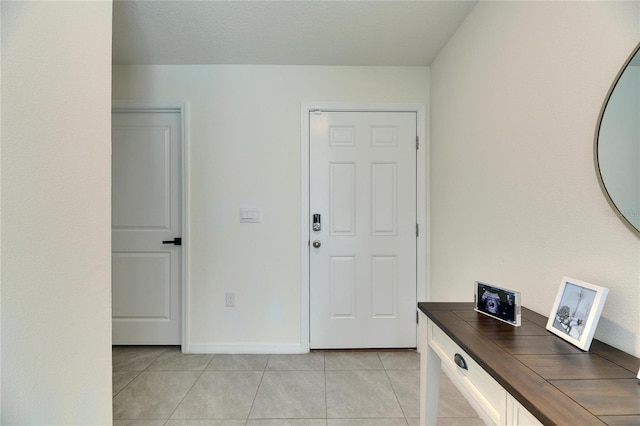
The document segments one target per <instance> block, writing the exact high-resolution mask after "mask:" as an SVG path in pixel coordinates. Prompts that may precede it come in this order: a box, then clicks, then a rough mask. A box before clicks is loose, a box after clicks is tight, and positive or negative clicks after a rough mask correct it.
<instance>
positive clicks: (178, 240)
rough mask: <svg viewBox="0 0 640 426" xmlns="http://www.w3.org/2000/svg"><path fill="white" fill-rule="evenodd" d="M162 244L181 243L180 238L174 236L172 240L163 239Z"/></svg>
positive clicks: (178, 244) (179, 244)
mask: <svg viewBox="0 0 640 426" xmlns="http://www.w3.org/2000/svg"><path fill="white" fill-rule="evenodd" d="M162 244H173V245H176V246H181V245H182V238H180V237H176V238H174V239H173V240H169V241H163V242H162Z"/></svg>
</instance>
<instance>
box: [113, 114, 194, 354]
mask: <svg viewBox="0 0 640 426" xmlns="http://www.w3.org/2000/svg"><path fill="white" fill-rule="evenodd" d="M181 137H182V130H181V115H180V112H179V111H171V112H158V111H152V112H135V111H125V112H113V113H112V299H113V302H112V303H113V307H112V315H113V344H116V345H122V344H129V345H130V344H133V345H169V344H171V345H176V344H180V343H181V246H180V245H177V244H176V243H181V240H180V241H178V240H175V238H181V237H182V234H181V224H182V219H181V176H182V172H181V153H182V148H181V143H182V141H181Z"/></svg>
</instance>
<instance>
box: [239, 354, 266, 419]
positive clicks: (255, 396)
mask: <svg viewBox="0 0 640 426" xmlns="http://www.w3.org/2000/svg"><path fill="white" fill-rule="evenodd" d="M270 359H271V354H269V356H268V357H267V362H266V363H265V364H264V368H263V369H262V376H260V383H258V386H256V393H255V394H253V400H251V407H249V412H248V413H247V418H246V419H244V424H245V426H247V424H248V423H249V419H250V417H251V412H252V411H253V406H254V405H255V403H256V398H257V397H258V391H259V390H260V386H262V381H263V380H264V374H265V373H266V372H267V367H269V360H270ZM253 371H257V370H253Z"/></svg>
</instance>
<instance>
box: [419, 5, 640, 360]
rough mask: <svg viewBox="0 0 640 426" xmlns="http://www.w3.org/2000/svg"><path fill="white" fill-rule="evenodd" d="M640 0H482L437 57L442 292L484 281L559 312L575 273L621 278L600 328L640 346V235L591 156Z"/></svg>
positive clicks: (435, 255)
mask: <svg viewBox="0 0 640 426" xmlns="http://www.w3.org/2000/svg"><path fill="white" fill-rule="evenodd" d="M639 23H640V13H639V3H638V2H622V3H617V2H479V3H478V4H477V5H476V7H475V8H474V10H473V11H472V12H471V14H470V15H469V16H468V18H467V20H466V21H465V22H464V23H463V25H462V26H461V27H460V29H459V30H458V31H457V33H456V34H455V35H454V37H453V38H452V39H451V40H450V41H449V43H448V44H447V46H446V47H445V48H444V49H443V51H442V52H441V53H440V54H439V56H438V57H437V59H436V61H435V62H434V64H433V65H432V67H431V101H430V104H431V116H430V123H431V149H432V150H431V157H430V158H431V164H430V170H431V175H430V177H431V230H432V234H431V244H430V250H431V251H430V252H431V258H430V261H431V268H430V277H429V288H428V291H429V294H430V298H431V300H433V301H444V300H457V301H471V300H472V294H473V293H472V285H473V281H474V280H478V279H479V280H485V281H487V282H490V283H495V284H496V285H502V286H505V287H509V288H513V289H515V290H519V291H521V292H522V296H523V302H524V305H525V306H526V307H529V308H531V309H533V310H534V311H537V312H539V313H541V314H544V315H549V313H550V310H551V305H552V304H553V301H554V298H555V295H556V292H557V289H558V286H559V284H560V280H561V278H562V276H563V275H567V276H570V277H573V278H576V279H581V280H584V281H588V282H592V283H594V284H599V285H603V286H606V287H609V288H610V292H609V297H608V300H607V302H606V305H605V308H604V311H603V313H602V318H601V320H600V324H599V327H598V330H597V332H596V338H599V339H601V340H603V341H605V342H607V343H610V344H612V345H614V346H616V347H618V348H621V349H623V350H625V351H627V352H630V353H632V354H635V355H639V354H640V341H639V339H638V336H640V311H639V308H640V281H639V276H640V258H639V257H640V244H639V239H638V236H636V235H634V234H632V233H631V232H630V231H629V230H628V229H627V228H626V227H625V226H624V225H623V224H622V222H621V221H620V220H618V218H616V217H615V215H614V214H613V213H612V212H611V209H610V207H609V205H608V204H607V202H606V200H605V198H604V196H603V194H602V192H601V190H600V188H599V185H598V180H597V178H596V174H595V168H594V163H593V139H594V131H595V126H596V121H597V118H598V113H599V111H600V107H601V106H602V102H603V101H604V97H605V95H606V93H607V90H608V89H609V87H610V84H611V83H612V81H613V79H614V78H615V76H616V74H617V72H618V70H619V68H620V67H621V66H622V64H623V62H624V61H625V59H626V58H627V57H628V55H629V54H630V53H631V51H632V49H633V48H634V47H635V45H636V43H637V42H638V40H640V30H639Z"/></svg>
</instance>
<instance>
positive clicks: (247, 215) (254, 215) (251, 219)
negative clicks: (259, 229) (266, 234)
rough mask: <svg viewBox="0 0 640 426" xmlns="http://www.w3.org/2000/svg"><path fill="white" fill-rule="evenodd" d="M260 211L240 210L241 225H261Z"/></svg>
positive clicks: (254, 209) (246, 208) (251, 208)
mask: <svg viewBox="0 0 640 426" xmlns="http://www.w3.org/2000/svg"><path fill="white" fill-rule="evenodd" d="M259 222H260V209H258V208H255V207H241V208H240V223H259Z"/></svg>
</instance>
